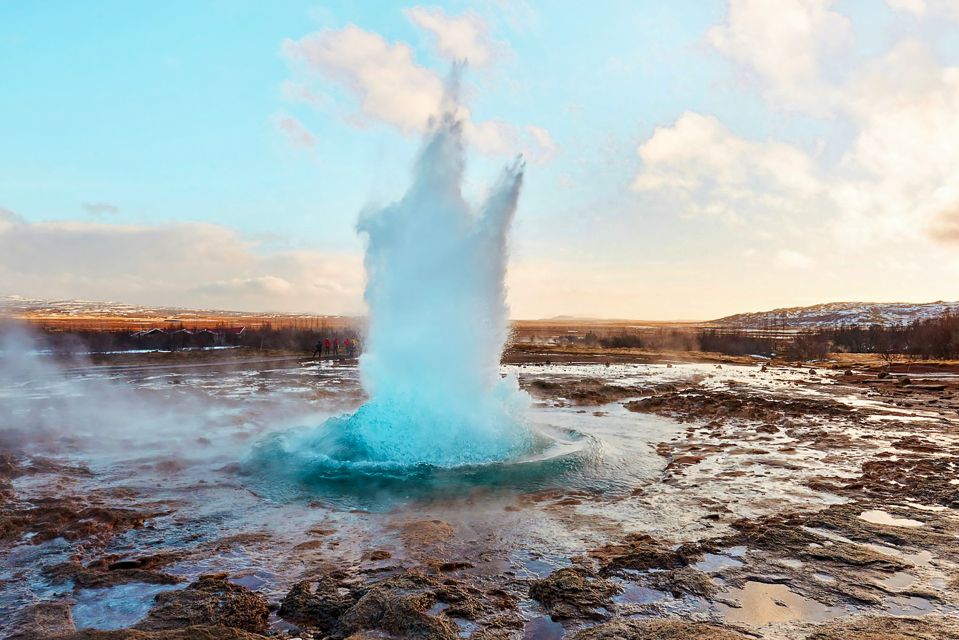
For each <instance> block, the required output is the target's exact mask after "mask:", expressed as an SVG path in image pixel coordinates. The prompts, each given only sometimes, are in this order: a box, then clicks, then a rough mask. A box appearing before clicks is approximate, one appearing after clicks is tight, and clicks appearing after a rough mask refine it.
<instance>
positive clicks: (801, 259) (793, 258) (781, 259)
mask: <svg viewBox="0 0 959 640" xmlns="http://www.w3.org/2000/svg"><path fill="white" fill-rule="evenodd" d="M775 261H776V265H777V266H779V267H782V268H784V269H811V268H812V267H813V266H814V265H815V261H813V259H812V258H810V257H809V256H807V255H805V254H803V253H800V252H799V251H794V250H792V249H782V250H780V251H778V252H777V253H776V256H775Z"/></svg>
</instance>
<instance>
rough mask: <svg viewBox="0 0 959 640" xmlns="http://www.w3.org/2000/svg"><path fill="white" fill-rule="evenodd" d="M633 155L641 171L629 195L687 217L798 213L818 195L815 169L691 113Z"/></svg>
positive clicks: (775, 145) (798, 154)
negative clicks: (655, 197)
mask: <svg viewBox="0 0 959 640" xmlns="http://www.w3.org/2000/svg"><path fill="white" fill-rule="evenodd" d="M637 154H638V155H639V158H640V160H641V161H642V166H641V168H640V170H639V173H638V174H637V176H636V178H635V180H634V181H633V189H634V190H636V191H639V192H647V193H651V192H655V193H658V194H660V195H662V196H665V197H667V198H670V199H671V200H672V201H673V202H675V203H677V204H679V205H680V206H682V208H683V210H684V211H685V212H686V213H688V214H695V215H710V216H718V217H720V218H723V219H725V220H727V221H733V222H738V221H742V220H743V219H744V217H748V216H751V215H768V214H772V213H776V214H780V213H783V212H790V211H798V210H799V209H801V207H803V206H805V204H807V203H808V202H809V201H810V200H812V199H813V198H815V197H817V196H818V195H820V193H821V191H822V182H821V179H820V178H819V176H818V175H817V170H816V167H815V164H814V163H813V161H812V160H811V158H810V157H809V156H808V155H807V154H805V153H804V152H803V151H802V150H800V149H797V148H796V147H793V146H791V145H788V144H785V143H782V142H776V141H764V142H752V141H749V140H746V139H744V138H741V137H739V136H736V135H735V134H733V133H732V132H731V131H729V129H728V128H726V127H725V125H723V124H722V123H721V122H720V121H719V120H718V119H717V118H715V117H713V116H708V115H703V114H699V113H694V112H686V113H684V114H682V115H681V116H680V117H679V118H678V119H677V120H676V122H675V123H674V124H672V125H670V126H665V127H659V128H657V129H656V130H655V132H654V133H653V135H652V137H650V138H649V139H648V140H647V141H645V142H644V143H643V144H641V145H640V146H639V148H638V149H637Z"/></svg>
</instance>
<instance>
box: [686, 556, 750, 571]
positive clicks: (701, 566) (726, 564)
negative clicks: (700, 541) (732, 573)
mask: <svg viewBox="0 0 959 640" xmlns="http://www.w3.org/2000/svg"><path fill="white" fill-rule="evenodd" d="M741 566H743V563H742V562H740V561H739V560H737V559H736V558H733V557H731V556H727V555H723V554H718V553H706V554H704V556H703V559H702V560H700V561H699V562H697V563H695V564H694V565H693V569H696V570H697V571H705V572H706V573H716V572H719V571H722V570H723V569H732V568H734V567H741Z"/></svg>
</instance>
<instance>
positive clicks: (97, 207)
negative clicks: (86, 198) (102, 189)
mask: <svg viewBox="0 0 959 640" xmlns="http://www.w3.org/2000/svg"><path fill="white" fill-rule="evenodd" d="M82 206H83V210H84V211H86V212H87V213H89V214H90V215H91V216H102V215H105V214H116V213H120V207H118V206H117V205H115V204H111V203H109V202H84V203H83V205H82Z"/></svg>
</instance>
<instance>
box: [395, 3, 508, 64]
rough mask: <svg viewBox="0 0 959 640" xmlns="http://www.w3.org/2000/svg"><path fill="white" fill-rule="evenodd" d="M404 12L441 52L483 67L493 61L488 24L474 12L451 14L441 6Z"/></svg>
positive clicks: (448, 56) (415, 8)
mask: <svg viewBox="0 0 959 640" xmlns="http://www.w3.org/2000/svg"><path fill="white" fill-rule="evenodd" d="M403 13H405V14H406V17H407V18H409V19H410V21H411V22H413V24H415V25H416V26H418V27H419V28H421V29H424V30H426V31H428V32H429V33H430V34H431V35H432V36H433V38H434V39H435V41H436V48H437V49H438V50H439V52H440V53H441V54H442V55H443V56H445V57H446V58H448V59H449V60H453V61H460V60H466V61H468V62H469V64H470V65H471V66H476V67H482V66H485V65H487V64H488V63H489V62H490V59H491V57H492V45H491V43H490V40H489V35H488V29H487V27H486V23H485V22H484V21H483V19H482V18H480V17H479V16H478V15H476V14H475V13H472V12H467V13H464V14H463V15H459V16H448V15H446V13H445V12H444V11H443V10H442V9H440V8H431V7H413V8H412V9H404V10H403Z"/></svg>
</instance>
